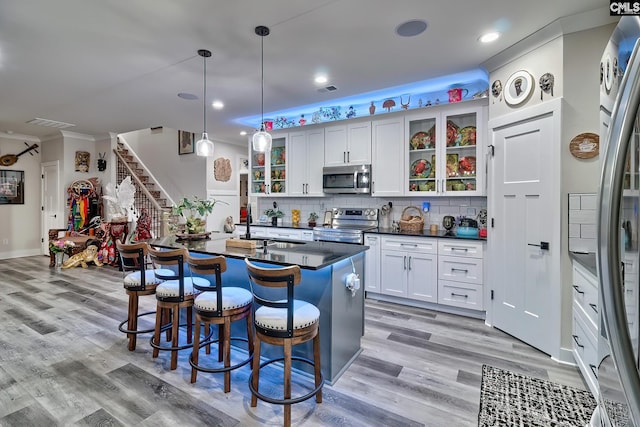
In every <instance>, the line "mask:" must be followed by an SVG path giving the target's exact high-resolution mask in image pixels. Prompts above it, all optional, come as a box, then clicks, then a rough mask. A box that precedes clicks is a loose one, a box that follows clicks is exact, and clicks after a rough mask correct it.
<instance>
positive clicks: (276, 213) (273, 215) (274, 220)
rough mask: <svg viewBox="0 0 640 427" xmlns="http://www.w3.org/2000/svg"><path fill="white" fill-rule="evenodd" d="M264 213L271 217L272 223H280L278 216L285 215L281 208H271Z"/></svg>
mask: <svg viewBox="0 0 640 427" xmlns="http://www.w3.org/2000/svg"><path fill="white" fill-rule="evenodd" d="M264 214H265V215H266V216H268V217H269V218H271V224H272V225H278V218H282V217H283V216H284V212H282V211H281V210H280V208H277V207H276V208H273V209H272V208H269V209H267V210H266V211H264Z"/></svg>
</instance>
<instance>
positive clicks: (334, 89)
mask: <svg viewBox="0 0 640 427" xmlns="http://www.w3.org/2000/svg"><path fill="white" fill-rule="evenodd" d="M336 90H338V88H337V87H335V86H334V85H330V86H327V87H321V88H320V89H318V92H320V93H326V92H334V91H336Z"/></svg>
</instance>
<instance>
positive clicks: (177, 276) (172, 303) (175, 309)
mask: <svg viewBox="0 0 640 427" xmlns="http://www.w3.org/2000/svg"><path fill="white" fill-rule="evenodd" d="M188 256H189V252H188V251H187V250H186V249H185V248H180V249H172V250H156V249H153V248H149V257H150V258H151V261H152V262H153V263H154V264H155V265H160V266H163V267H173V268H172V269H167V270H169V271H168V273H169V274H166V273H164V271H165V270H164V269H162V270H160V271H162V272H163V273H158V272H156V277H158V278H159V279H162V280H164V281H163V282H162V283H160V284H159V285H158V286H157V287H156V300H157V307H158V308H157V311H158V312H160V311H161V310H165V309H168V310H170V311H171V317H172V320H171V345H170V346H166V345H161V344H160V333H161V332H162V320H161V317H162V316H156V327H155V331H154V334H153V337H151V340H150V343H151V347H153V357H154V358H156V357H158V354H159V353H160V350H163V351H170V352H171V369H172V370H173V369H176V368H177V367H178V351H179V350H185V349H188V348H191V347H192V344H191V343H192V334H191V332H192V331H191V329H192V316H193V313H192V309H193V298H194V287H193V285H194V284H197V285H199V286H202V287H205V286H209V281H208V280H206V279H203V278H202V277H190V276H189V275H187V276H186V277H185V274H184V265H185V263H186V262H187V257H188ZM174 269H175V270H177V271H174ZM181 308H186V309H187V310H186V311H187V323H186V324H182V325H181V324H180V309H181ZM181 326H186V327H187V343H186V344H179V340H178V336H179V332H180V327H181Z"/></svg>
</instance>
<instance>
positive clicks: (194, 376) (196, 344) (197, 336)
mask: <svg viewBox="0 0 640 427" xmlns="http://www.w3.org/2000/svg"><path fill="white" fill-rule="evenodd" d="M200 322H201V320H200V316H199V315H198V314H196V324H195V329H194V335H193V352H192V353H191V358H192V360H193V363H195V364H196V365H197V364H198V355H199V353H200ZM208 330H209V324H208V323H205V334H208ZM197 377H198V370H197V369H196V368H194V367H193V366H191V382H192V383H195V382H196V379H197Z"/></svg>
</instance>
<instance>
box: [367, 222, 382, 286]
mask: <svg viewBox="0 0 640 427" xmlns="http://www.w3.org/2000/svg"><path fill="white" fill-rule="evenodd" d="M380 239H381V237H380V236H379V235H377V234H365V235H364V244H365V246H369V250H368V251H366V252H365V253H364V290H365V291H367V292H376V293H378V292H380Z"/></svg>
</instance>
